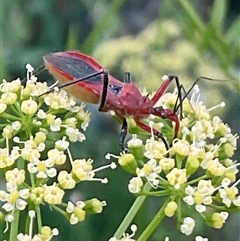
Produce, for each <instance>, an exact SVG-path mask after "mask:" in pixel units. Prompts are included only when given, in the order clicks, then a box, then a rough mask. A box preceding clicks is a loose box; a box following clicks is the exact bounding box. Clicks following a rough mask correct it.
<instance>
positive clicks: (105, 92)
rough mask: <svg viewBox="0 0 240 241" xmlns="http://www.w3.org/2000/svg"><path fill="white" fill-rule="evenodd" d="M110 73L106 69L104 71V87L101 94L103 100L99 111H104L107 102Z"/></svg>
mask: <svg viewBox="0 0 240 241" xmlns="http://www.w3.org/2000/svg"><path fill="white" fill-rule="evenodd" d="M108 82H109V79H108V73H107V72H106V71H104V72H103V88H102V94H101V100H100V104H99V107H98V110H99V111H102V110H103V109H104V105H105V103H106V98H107V91H108Z"/></svg>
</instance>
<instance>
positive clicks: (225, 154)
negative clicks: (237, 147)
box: [218, 142, 234, 160]
mask: <svg viewBox="0 0 240 241" xmlns="http://www.w3.org/2000/svg"><path fill="white" fill-rule="evenodd" d="M233 154H234V147H233V146H232V145H231V144H230V143H229V142H227V143H224V144H223V145H222V146H221V147H220V148H219V151H218V155H219V159H220V160H222V159H226V158H229V157H232V156H233Z"/></svg>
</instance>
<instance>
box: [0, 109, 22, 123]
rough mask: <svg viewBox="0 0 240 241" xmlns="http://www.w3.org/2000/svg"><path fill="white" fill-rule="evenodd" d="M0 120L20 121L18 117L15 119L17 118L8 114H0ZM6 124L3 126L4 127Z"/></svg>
mask: <svg viewBox="0 0 240 241" xmlns="http://www.w3.org/2000/svg"><path fill="white" fill-rule="evenodd" d="M1 118H2V119H6V120H7V119H9V120H13V121H14V120H15V121H21V120H22V119H21V118H20V117H17V116H14V115H11V114H8V113H6V112H4V113H1ZM5 125H6V124H4V126H5Z"/></svg>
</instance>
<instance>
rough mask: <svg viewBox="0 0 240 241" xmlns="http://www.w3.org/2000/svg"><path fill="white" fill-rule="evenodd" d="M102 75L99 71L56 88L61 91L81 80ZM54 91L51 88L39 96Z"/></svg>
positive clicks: (102, 71)
mask: <svg viewBox="0 0 240 241" xmlns="http://www.w3.org/2000/svg"><path fill="white" fill-rule="evenodd" d="M103 73H104V70H101V71H99V72H96V73H93V74H89V75H86V76H84V77H82V78H80V79H76V80H74V81H71V82H68V83H66V84H64V85H61V86H59V87H58V89H63V88H65V87H67V86H70V85H74V84H76V83H78V82H80V81H83V80H86V79H90V78H92V77H95V76H97V75H100V74H103ZM54 90H55V88H52V89H50V90H48V91H46V92H44V93H43V94H41V95H40V96H43V95H47V94H49V93H51V92H53V91H54ZM40 96H39V97H40Z"/></svg>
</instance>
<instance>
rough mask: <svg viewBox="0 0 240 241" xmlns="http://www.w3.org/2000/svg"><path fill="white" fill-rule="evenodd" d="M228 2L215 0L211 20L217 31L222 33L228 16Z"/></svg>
mask: <svg viewBox="0 0 240 241" xmlns="http://www.w3.org/2000/svg"><path fill="white" fill-rule="evenodd" d="M226 10H227V2H226V0H215V1H214V3H213V7H212V11H211V15H210V22H211V23H212V25H213V27H214V28H215V31H217V32H218V33H221V32H222V30H223V28H224V22H225V17H226Z"/></svg>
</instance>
